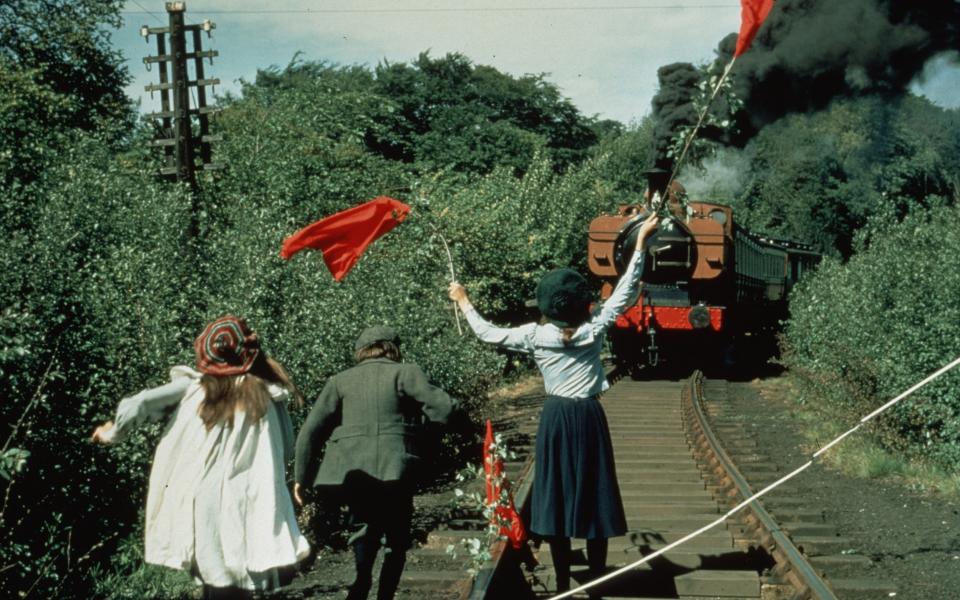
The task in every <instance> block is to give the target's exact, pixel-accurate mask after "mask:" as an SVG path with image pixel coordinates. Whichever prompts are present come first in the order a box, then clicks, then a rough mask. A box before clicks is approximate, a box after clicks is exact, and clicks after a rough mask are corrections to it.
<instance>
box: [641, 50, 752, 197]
mask: <svg viewBox="0 0 960 600" xmlns="http://www.w3.org/2000/svg"><path fill="white" fill-rule="evenodd" d="M735 62H737V57H736V56H734V57H733V59H732V60H731V61H730V64H728V65H727V68H726V69H724V70H723V75H721V76H720V79H719V81H717V85H716V87H714V88H713V94H711V95H710V99H709V100H707V103H706V105H705V106H704V107H703V110H702V111H701V112H700V116H699V118H698V119H697V124H696V125H695V126H694V128H693V130H692V131H691V132H690V135H688V136H687V141H686V143H685V144H684V145H683V150H682V151H681V152H680V156H679V157H677V161H676V162H675V163H673V169H672V170H671V171H672V172H671V173H670V179H669V180H668V181H667V187H666V189H665V190H664V192H663V196H662V197H661V198H660V204H658V205H657V206H656V207H655V208H654V212H659V210H660V208H662V207H663V205H664V203H666V201H667V200H666V199H667V196H669V195H670V184H672V183H673V180H674V179H676V177H677V173H679V172H680V167H681V166H682V165H683V159H684V158H686V157H687V151H688V150H690V146H691V145H692V144H693V140H694V138H695V137H697V132H698V131H700V127H701V126H702V125H703V120H704V119H705V118H706V117H707V113H708V112H710V105H711V104H713V101H714V100H715V99H716V97H717V94H718V93H720V87H721V86H723V82H724V81H726V80H727V76H728V75H730V70H731V69H733V64H734V63H735Z"/></svg>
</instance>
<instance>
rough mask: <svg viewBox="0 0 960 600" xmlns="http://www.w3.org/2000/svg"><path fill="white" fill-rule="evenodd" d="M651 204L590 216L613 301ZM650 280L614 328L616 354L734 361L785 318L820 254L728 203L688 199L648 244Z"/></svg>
mask: <svg viewBox="0 0 960 600" xmlns="http://www.w3.org/2000/svg"><path fill="white" fill-rule="evenodd" d="M646 214H647V212H646V211H645V210H641V211H639V213H637V210H636V207H635V206H622V207H620V210H619V211H618V213H617V214H613V215H602V216H599V217H597V218H596V219H594V220H593V221H592V222H591V223H590V230H589V237H588V258H587V260H588V266H589V268H590V271H591V272H592V273H593V274H594V275H595V276H596V277H598V278H599V279H600V280H601V282H602V287H601V298H602V299H606V298H607V297H608V296H609V295H610V293H611V292H612V290H613V286H614V285H615V283H616V280H617V278H618V277H619V275H620V274H621V273H622V272H623V270H624V268H625V266H626V264H627V261H628V260H629V258H630V254H631V253H632V251H633V248H634V244H635V242H636V235H637V231H638V229H639V226H640V224H641V223H642V222H643V219H644V218H645V217H646ZM647 252H648V256H647V261H646V267H645V270H644V274H643V280H644V282H645V283H646V285H645V286H644V287H643V289H642V291H641V293H640V294H639V296H638V297H637V298H636V300H635V301H633V302H631V304H630V306H629V307H628V308H627V310H626V311H625V312H624V313H623V314H622V315H621V316H620V317H619V318H618V319H617V322H616V324H615V325H614V327H613V328H612V330H611V333H610V339H611V342H612V344H613V352H614V357H615V359H616V360H617V361H618V362H620V363H621V364H624V365H625V366H629V367H636V366H640V365H644V364H647V365H651V366H656V365H657V364H658V363H659V361H660V359H661V357H666V358H668V359H669V358H680V357H689V356H691V355H692V354H694V353H697V352H707V353H712V354H718V355H719V356H725V357H726V360H730V359H731V352H732V349H733V348H734V343H735V342H736V341H737V340H738V339H742V337H744V336H753V335H757V334H760V333H769V332H771V331H773V330H774V329H775V328H776V326H777V325H778V323H779V321H780V320H782V319H783V318H785V317H786V314H787V313H786V309H787V296H788V294H789V292H790V288H791V287H792V286H793V284H794V283H795V282H796V281H797V280H798V279H799V278H800V277H802V276H803V274H804V273H805V272H806V271H807V270H808V269H810V268H811V267H813V266H814V265H815V264H816V263H817V262H818V261H819V259H820V255H819V254H818V253H816V252H814V251H813V250H812V248H811V247H810V246H808V245H806V244H801V243H797V242H792V241H787V240H775V239H771V238H767V237H763V236H760V235H757V234H755V233H752V232H750V231H747V230H746V229H745V228H743V227H741V226H740V225H738V224H737V223H736V222H735V220H734V214H733V209H732V208H730V207H729V206H725V205H722V204H714V203H709V202H688V203H687V204H686V207H685V209H679V207H678V210H674V211H672V213H671V214H670V215H669V216H667V217H665V218H663V219H662V220H661V226H660V228H659V229H658V231H657V233H656V234H654V236H652V238H651V239H650V241H649V242H648V249H647Z"/></svg>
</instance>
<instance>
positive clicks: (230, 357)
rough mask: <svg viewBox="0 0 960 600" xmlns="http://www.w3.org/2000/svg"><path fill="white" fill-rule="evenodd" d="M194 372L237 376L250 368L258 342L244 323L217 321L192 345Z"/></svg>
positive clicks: (228, 317) (232, 319)
mask: <svg viewBox="0 0 960 600" xmlns="http://www.w3.org/2000/svg"><path fill="white" fill-rule="evenodd" d="M193 349H194V351H195V352H196V353H197V369H198V370H200V372H202V373H207V374H208V375H220V376H225V375H240V374H242V373H246V372H247V371H249V370H250V367H251V366H253V361H254V360H256V358H257V355H258V354H259V353H260V341H259V340H258V339H257V334H256V333H254V332H253V330H251V329H250V328H249V327H248V326H247V323H246V321H244V320H243V319H240V318H237V317H235V316H233V315H225V316H223V317H220V318H219V319H217V320H216V321H214V322H213V323H210V324H209V325H207V326H206V328H205V329H204V330H203V333H201V334H200V335H199V336H197V339H196V340H195V341H194V342H193Z"/></svg>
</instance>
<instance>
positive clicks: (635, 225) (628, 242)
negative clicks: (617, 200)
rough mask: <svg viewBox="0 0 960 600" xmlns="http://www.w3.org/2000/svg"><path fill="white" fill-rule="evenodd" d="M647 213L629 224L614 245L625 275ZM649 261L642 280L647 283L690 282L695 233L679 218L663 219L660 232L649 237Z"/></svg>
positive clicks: (616, 260) (619, 264) (620, 269)
mask: <svg viewBox="0 0 960 600" xmlns="http://www.w3.org/2000/svg"><path fill="white" fill-rule="evenodd" d="M646 216H647V214H646V213H641V215H640V216H639V217H637V218H634V219H632V220H630V221H628V222H627V223H626V224H625V225H624V226H623V228H622V229H621V230H620V233H619V234H618V235H617V239H616V241H615V242H614V246H613V258H614V264H615V265H616V268H617V272H618V273H623V272H624V270H625V269H626V267H627V264H628V263H629V261H630V257H631V256H633V251H634V248H636V245H637V235H639V232H640V226H641V225H642V224H643V221H644V220H645V219H646ZM646 251H647V259H646V264H645V266H644V270H643V275H642V276H641V278H642V279H643V281H644V282H646V283H653V284H665V283H671V284H675V283H678V282H685V281H690V277H691V276H692V274H693V269H694V267H696V264H697V246H696V244H695V243H694V239H693V234H692V233H690V230H689V229H688V228H687V226H686V225H685V224H684V223H683V222H682V221H680V220H678V219H677V218H676V217H673V216H668V217H664V218H662V219H661V221H660V224H659V225H658V226H657V230H656V231H655V232H654V233H653V234H652V235H651V236H650V237H649V238H647V247H646Z"/></svg>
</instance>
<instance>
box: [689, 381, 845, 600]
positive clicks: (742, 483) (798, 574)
mask: <svg viewBox="0 0 960 600" xmlns="http://www.w3.org/2000/svg"><path fill="white" fill-rule="evenodd" d="M684 392H685V393H684V400H685V403H686V405H687V408H688V409H689V414H690V416H691V417H692V421H691V425H692V427H693V429H695V430H696V431H692V432H691V433H694V434H695V435H696V436H697V437H698V438H699V443H698V447H699V448H702V449H703V450H704V454H705V455H706V456H708V460H711V459H712V460H711V462H715V463H716V466H718V467H719V470H720V473H721V474H720V477H721V479H722V480H725V481H726V483H727V484H728V485H729V486H730V487H732V488H733V489H735V490H736V492H737V493H738V494H739V495H740V496H741V497H742V498H744V499H746V498H749V497H750V496H752V495H753V494H754V492H753V490H752V489H751V488H750V484H749V483H748V482H747V480H746V478H745V477H744V476H743V475H742V474H741V473H740V471H739V469H737V467H736V464H735V463H734V462H733V460H732V459H731V458H730V456H729V455H728V454H727V452H726V450H724V448H723V445H722V444H721V443H720V441H719V439H717V436H716V434H714V432H713V430H712V429H711V427H710V425H709V423H708V422H707V417H706V414H705V413H704V411H703V407H702V402H703V373H701V372H700V371H696V372H695V373H694V374H693V375H692V376H691V377H690V379H689V381H688V384H687V387H686V388H685V390H684ZM748 507H749V509H750V511H749V512H748V513H747V516H748V518H749V519H750V521H751V522H752V525H753V526H754V527H755V528H756V529H757V530H758V533H759V537H760V538H761V541H762V542H763V543H764V544H765V545H766V546H767V550H768V551H769V552H770V553H771V554H772V555H774V556H775V557H776V558H777V559H778V560H777V563H778V565H780V568H781V569H784V570H785V573H784V574H785V575H786V577H787V578H788V579H789V580H790V582H791V584H792V585H793V587H794V588H795V589H796V590H797V591H798V592H799V593H800V594H801V596H802V597H805V598H816V599H818V600H836V598H837V596H836V595H835V594H834V593H833V590H832V589H830V586H829V585H828V584H827V583H826V582H825V581H824V580H823V579H822V578H821V577H820V575H819V574H818V573H817V571H816V569H815V568H814V567H813V565H811V564H810V563H809V562H808V561H807V559H806V557H804V555H803V553H801V552H800V550H799V549H798V548H797V547H796V546H795V545H794V544H793V542H792V541H791V540H790V538H789V537H788V536H787V535H786V534H785V533H784V532H783V531H782V530H781V529H780V526H779V524H778V523H777V521H776V520H775V519H774V518H773V517H772V516H771V515H770V513H768V512H767V510H766V509H765V508H763V506H762V505H761V504H760V503H759V501H757V500H754V501H753V502H751V503H750V504H749V505H748Z"/></svg>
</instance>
